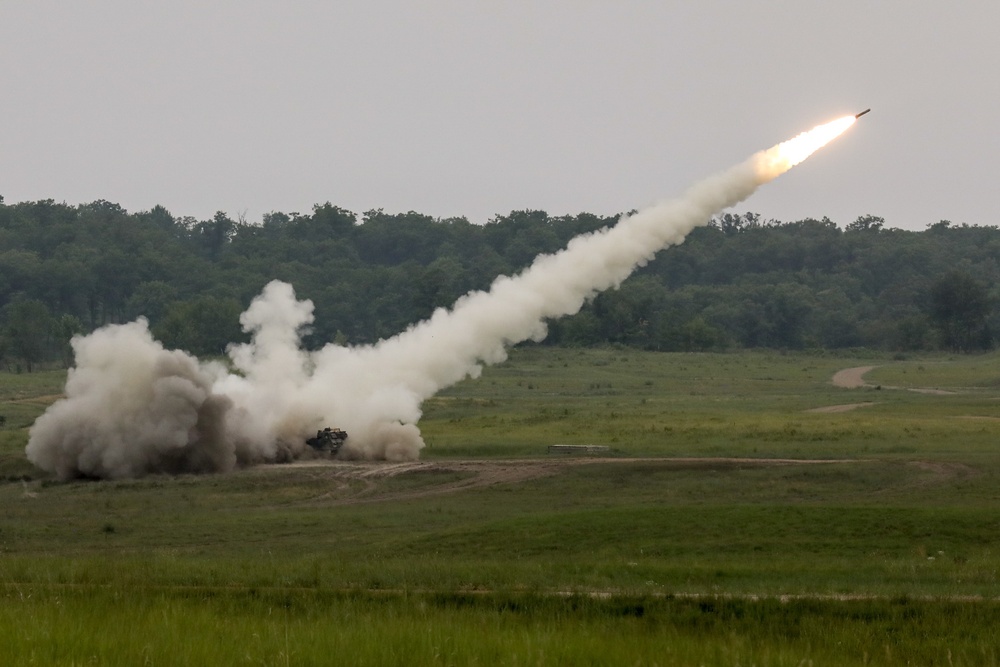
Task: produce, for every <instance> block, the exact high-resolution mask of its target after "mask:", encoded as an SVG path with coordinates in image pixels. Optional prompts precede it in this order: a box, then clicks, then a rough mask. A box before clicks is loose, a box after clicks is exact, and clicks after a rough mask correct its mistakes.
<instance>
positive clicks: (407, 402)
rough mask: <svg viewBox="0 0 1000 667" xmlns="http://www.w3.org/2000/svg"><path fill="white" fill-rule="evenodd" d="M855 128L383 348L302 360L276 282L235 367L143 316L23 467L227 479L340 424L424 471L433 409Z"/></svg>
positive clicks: (44, 423) (749, 167)
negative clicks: (447, 393) (426, 413)
mask: <svg viewBox="0 0 1000 667" xmlns="http://www.w3.org/2000/svg"><path fill="white" fill-rule="evenodd" d="M854 120H855V119H854V117H853V116H849V117H845V118H841V119H838V120H837V121H834V122H832V123H828V124H826V125H821V126H819V127H817V128H815V129H814V130H812V131H810V132H806V133H803V134H801V135H799V136H798V137H796V138H795V139H792V140H790V141H787V142H784V143H782V144H779V145H777V146H775V147H773V148H771V149H769V150H767V151H762V152H760V153H757V154H755V155H753V156H752V157H751V158H749V159H748V160H746V161H745V162H743V163H741V164H739V165H736V166H735V167H732V168H730V169H727V170H726V171H723V172H721V173H719V174H716V175H714V176H711V177H709V178H706V179H705V180H703V181H701V182H700V183H697V184H696V185H694V186H693V187H691V188H690V189H688V190H687V192H685V193H684V194H683V195H681V196H680V197H678V198H677V199H674V200H671V201H666V202H663V203H660V204H656V205H654V206H651V207H649V208H647V209H644V210H642V211H639V212H638V213H635V214H632V215H626V216H623V217H622V218H621V219H620V220H619V221H618V223H617V224H616V225H614V226H613V227H607V228H604V229H601V230H598V231H596V232H593V233H590V234H584V235H581V236H578V237H576V238H574V239H572V240H571V241H570V243H569V244H568V245H567V247H566V248H565V249H564V250H562V251H561V252H558V253H555V254H551V255H541V256H539V257H538V258H536V259H535V261H534V262H533V263H532V265H531V266H530V267H528V268H527V269H526V270H524V271H523V272H522V273H520V274H518V275H516V276H513V277H508V276H501V277H499V278H497V279H496V281H494V283H493V285H492V287H491V288H490V290H489V291H487V292H471V293H469V294H467V295H465V296H463V297H461V298H460V299H459V300H458V301H457V302H456V303H455V304H454V306H453V307H452V308H451V309H450V310H446V309H438V310H437V311H435V312H434V313H433V315H432V316H431V317H430V318H429V319H427V320H425V321H423V322H420V323H418V324H415V325H413V326H411V327H410V328H409V329H407V330H406V331H404V332H403V333H401V334H399V335H397V336H395V337H393V338H390V339H387V340H382V341H379V342H378V343H376V344H375V345H371V346H361V347H343V346H339V345H333V344H330V345H327V346H326V347H324V348H323V349H321V350H318V351H315V352H307V351H304V350H303V349H302V348H301V345H300V332H301V330H302V328H303V327H304V326H307V325H308V324H309V323H311V322H312V320H313V312H312V311H313V305H312V303H311V302H310V301H298V300H297V299H296V298H295V294H294V291H293V289H292V287H291V286H290V285H288V284H286V283H282V282H280V281H274V282H271V283H270V284H268V285H267V286H266V287H265V288H264V290H263V292H262V293H261V294H260V295H259V296H258V297H256V298H255V299H254V300H253V302H252V303H251V305H250V307H249V308H248V309H247V311H246V312H244V313H243V315H242V316H241V318H240V323H241V324H242V326H243V328H244V330H245V331H246V332H248V333H250V334H251V341H250V343H248V344H245V345H239V346H234V347H232V348H231V349H230V351H229V355H230V359H231V362H232V369H233V370H227V369H226V368H224V367H223V366H222V365H219V364H203V363H200V362H199V361H198V360H197V359H195V358H194V357H192V356H190V355H188V354H187V353H185V352H181V351H171V350H165V349H164V348H163V347H162V345H160V344H159V343H158V342H156V341H155V340H153V339H152V338H151V337H150V335H149V331H148V328H147V325H146V322H145V320H142V319H140V320H138V321H137V322H133V323H131V324H125V325H114V326H110V327H106V328H103V329H100V330H98V331H95V332H94V333H92V334H90V335H88V336H84V337H77V338H74V340H73V349H74V352H75V354H76V367H75V368H73V369H71V370H70V374H69V379H68V381H67V384H66V398H65V399H63V400H60V401H59V402H57V403H56V404H54V405H53V406H52V407H51V408H50V409H49V410H48V411H47V412H46V413H45V414H44V415H42V416H41V417H40V418H39V419H38V420H37V421H36V422H35V424H34V426H33V427H32V429H31V434H30V440H29V443H28V447H27V455H28V458H29V460H31V461H32V462H33V463H34V464H35V465H37V466H39V467H40V468H42V469H44V470H47V471H50V472H53V473H55V474H57V475H59V476H60V477H63V478H69V477H75V476H92V477H109V478H122V477H133V476H138V475H143V474H147V473H151V472H172V473H173V472H216V471H227V470H231V469H233V468H234V467H237V466H243V465H248V464H252V463H256V462H261V461H280V460H288V459H291V458H295V457H297V456H299V455H300V454H301V453H302V451H303V449H304V439H305V438H306V437H308V436H310V435H312V434H314V433H315V431H316V430H317V429H319V428H321V427H323V426H325V425H331V426H337V427H340V428H343V429H344V430H346V431H347V432H348V434H349V437H348V440H347V442H346V443H345V445H344V447H343V449H341V451H340V454H339V456H341V457H343V458H360V459H387V460H408V459H415V458H417V456H418V455H419V452H420V449H421V448H422V447H423V446H424V443H423V440H422V438H421V436H420V431H419V429H418V428H417V426H416V423H417V421H418V420H419V419H420V416H421V404H422V403H423V401H424V400H425V399H427V398H429V397H431V396H433V395H434V394H435V393H437V392H438V391H440V390H441V389H443V388H445V387H448V386H450V385H452V384H454V383H456V382H458V381H460V380H462V379H464V378H466V377H478V376H479V374H480V373H481V371H482V367H483V365H484V364H495V363H498V362H501V361H503V360H504V359H506V356H507V348H508V347H509V346H511V345H514V344H516V343H519V342H521V341H525V340H529V339H530V340H535V341H539V340H541V339H543V338H544V337H545V335H546V332H547V330H546V321H547V320H548V319H551V318H557V317H562V316H564V315H571V314H573V313H576V312H577V311H579V310H580V308H581V307H582V306H583V304H584V303H585V302H586V301H587V299H589V298H592V297H593V296H594V295H596V294H597V293H598V292H600V291H603V290H606V289H609V288H616V287H618V286H619V285H620V284H621V283H622V281H624V280H625V279H626V278H627V277H628V276H629V275H630V274H631V273H632V272H633V271H635V269H636V268H638V267H641V266H643V265H645V264H646V263H647V262H648V261H649V260H651V259H652V258H653V256H654V255H655V254H656V252H658V251H659V250H661V249H663V248H665V247H667V246H670V245H675V244H678V243H681V242H683V240H684V239H685V237H686V236H687V235H688V234H689V233H690V232H691V231H692V230H693V229H694V228H695V227H697V226H700V225H704V224H707V223H708V221H709V220H711V218H712V216H713V215H715V214H716V213H718V212H720V211H722V210H724V209H726V208H729V207H731V206H733V205H735V204H737V203H738V202H740V201H742V200H743V199H745V198H747V197H748V196H750V195H751V194H752V193H753V192H754V191H755V190H756V189H757V188H758V187H760V186H761V185H763V184H764V183H767V182H769V181H770V180H772V179H774V178H776V177H777V176H779V175H780V174H782V173H784V172H785V171H787V170H788V169H790V168H791V167H792V166H794V165H795V164H798V163H799V162H801V161H802V160H804V159H805V158H806V157H808V155H809V154H811V153H812V152H813V151H815V150H817V149H818V148H820V147H821V146H823V145H825V144H826V143H827V142H828V141H830V140H832V139H833V138H834V137H836V136H838V135H839V134H840V133H842V132H843V131H844V130H846V129H847V128H848V127H850V125H852V124H853V122H854Z"/></svg>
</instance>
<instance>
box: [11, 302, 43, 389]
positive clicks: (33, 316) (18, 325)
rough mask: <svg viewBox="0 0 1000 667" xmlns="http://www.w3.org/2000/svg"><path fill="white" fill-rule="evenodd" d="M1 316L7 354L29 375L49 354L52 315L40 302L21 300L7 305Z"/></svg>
mask: <svg viewBox="0 0 1000 667" xmlns="http://www.w3.org/2000/svg"><path fill="white" fill-rule="evenodd" d="M4 314H5V316H6V317H5V319H6V321H7V326H6V327H5V328H6V334H7V335H6V338H7V341H8V343H9V345H10V351H11V353H12V354H13V355H14V356H15V357H16V358H18V359H20V360H21V361H23V362H24V364H25V367H26V368H27V370H28V372H29V373H30V372H32V370H34V366H35V364H37V363H38V362H39V361H41V360H42V359H43V358H44V357H45V355H46V353H47V352H48V351H49V350H48V348H49V346H50V345H51V341H52V333H53V329H54V327H55V321H54V320H53V319H52V314H51V313H49V309H48V308H47V307H46V306H45V304H44V303H42V302H41V301H37V300H35V299H26V298H23V297H19V298H17V299H15V300H14V301H12V302H11V303H9V304H8V305H7V307H6V308H5V313H4Z"/></svg>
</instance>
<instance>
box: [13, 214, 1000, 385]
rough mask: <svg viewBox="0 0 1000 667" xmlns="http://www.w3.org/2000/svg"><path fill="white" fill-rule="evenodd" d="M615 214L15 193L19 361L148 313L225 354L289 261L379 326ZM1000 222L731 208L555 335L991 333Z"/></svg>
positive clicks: (826, 337) (326, 297) (327, 314)
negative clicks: (927, 222) (890, 220)
mask: <svg viewBox="0 0 1000 667" xmlns="http://www.w3.org/2000/svg"><path fill="white" fill-rule="evenodd" d="M615 222H616V218H615V217H608V218H604V217H599V216H594V215H589V214H580V215H575V216H559V217H551V216H549V215H547V214H546V213H545V212H543V211H514V212H511V213H510V214H509V215H505V216H497V217H495V218H494V219H492V220H491V221H490V222H489V223H487V224H485V225H474V224H471V223H470V222H468V221H467V220H465V219H464V218H450V219H436V218H432V217H429V216H426V215H421V214H419V213H413V212H411V213H405V214H387V213H384V212H383V211H381V210H376V211H368V212H366V213H364V214H363V215H361V216H358V215H356V214H354V213H352V212H350V211H346V210H344V209H341V208H338V207H336V206H333V205H331V204H323V205H318V206H315V207H314V208H313V210H312V211H311V212H310V213H307V214H302V213H289V214H285V213H271V214H268V215H265V216H264V219H263V221H262V222H261V223H259V224H250V223H248V222H246V221H245V220H233V219H232V218H230V217H229V216H228V215H226V214H225V213H222V212H220V213H217V214H216V215H215V216H214V217H213V218H212V219H211V220H195V219H193V218H185V217H175V216H173V215H171V214H170V213H169V212H168V211H167V210H166V209H164V208H162V207H159V206H158V207H155V208H153V209H152V210H150V211H142V212H138V213H129V212H127V211H125V210H124V209H123V208H121V207H120V206H118V205H117V204H113V203H110V202H107V201H95V202H93V203H90V204H82V205H78V206H71V205H68V204H64V203H63V204H60V203H55V202H54V201H52V200H45V201H36V202H22V203H17V204H9V205H8V204H5V203H4V202H3V199H2V197H0V364H2V365H4V366H6V367H7V368H11V369H19V370H20V369H23V370H31V369H32V368H34V367H35V366H37V365H38V364H40V363H46V364H54V363H62V364H69V363H70V362H71V361H72V359H71V350H70V348H69V345H68V341H69V340H70V338H71V337H72V336H73V335H74V334H77V333H86V332H88V331H91V330H93V329H95V328H97V327H100V326H103V325H106V324H110V323H119V322H125V321H129V320H132V319H134V318H136V317H139V316H143V317H146V318H147V319H148V320H149V323H150V326H151V328H152V330H153V332H154V334H155V335H156V336H157V337H158V338H159V339H160V340H161V341H163V343H164V344H165V345H167V346H169V347H178V348H183V349H186V350H189V351H191V352H194V353H196V354H199V355H218V354H222V353H223V352H224V350H225V348H226V346H227V344H228V343H230V342H233V341H239V340H242V339H243V334H242V332H241V330H240V326H239V314H240V312H241V311H242V310H243V309H244V308H245V307H246V306H247V305H248V304H249V302H250V300H251V299H252V298H253V297H254V296H255V295H256V294H257V293H258V292H259V291H260V290H261V288H262V287H263V286H264V285H265V284H266V283H267V282H269V281H270V280H272V279H274V278H280V279H282V280H284V281H287V282H289V283H291V284H292V285H294V287H295V289H296V292H297V294H298V296H299V298H307V299H311V300H312V301H313V303H314V304H315V306H316V322H315V325H314V326H313V327H312V329H311V331H310V333H309V334H308V336H307V337H306V343H307V345H309V346H311V347H318V346H321V345H323V344H325V343H327V342H329V341H337V342H340V343H344V344H362V343H371V342H374V341H376V340H378V339H380V338H384V337H387V336H390V335H392V334H394V333H397V332H399V331H401V330H403V329H405V328H406V326H407V325H409V324H411V323H413V322H415V321H417V320H420V319H423V318H425V317H427V316H428V315H430V314H431V312H432V311H433V310H434V309H435V308H437V307H440V306H449V305H450V304H452V303H453V302H454V300H455V299H456V298H457V297H459V296H460V295H462V294H464V293H466V292H468V291H469V290H473V289H485V288H488V287H489V285H490V284H491V283H492V281H493V280H494V279H495V278H496V277H497V276H498V275H501V274H510V273H516V272H517V271H519V270H521V269H523V268H524V267H526V266H527V265H528V264H529V263H530V262H531V261H532V259H533V258H534V257H535V256H536V255H538V254H539V253H551V252H555V251H557V250H559V249H560V248H562V247H563V246H565V244H566V243H567V241H568V240H569V239H570V238H572V237H573V236H576V235H577V234H581V233H584V232H589V231H593V230H596V229H599V228H601V227H604V226H608V225H614V224H615ZM998 278H1000V229H998V228H995V227H980V226H968V225H953V224H951V223H949V222H947V221H942V222H940V223H937V224H934V225H931V226H930V227H928V228H927V229H926V230H925V231H922V232H913V231H903V230H899V229H890V228H887V227H886V226H885V224H884V221H883V220H882V219H881V218H878V217H874V216H865V217H861V218H858V219H857V220H856V221H854V222H853V223H851V224H849V225H847V227H846V228H844V229H841V228H840V227H838V226H837V225H836V224H834V223H833V222H831V221H830V220H828V219H823V220H800V221H796V222H778V221H773V220H772V221H764V220H761V219H760V217H759V216H757V215H755V214H752V213H746V214H743V215H735V214H725V215H723V216H721V217H719V218H717V219H715V220H713V222H712V224H711V225H709V226H708V227H704V228H699V229H696V230H695V231H694V232H693V233H692V234H691V235H690V236H689V237H688V239H687V241H686V242H685V243H683V244H682V245H680V246H677V247H673V248H669V249H667V250H665V251H662V252H660V253H659V254H658V255H657V256H656V258H655V260H653V261H652V262H650V263H649V264H648V265H647V266H645V267H643V268H642V269H641V270H639V271H637V272H636V274H635V275H633V276H632V277H631V278H630V279H629V280H628V281H626V282H625V283H624V284H623V285H622V287H621V289H619V290H612V291H609V292H606V293H603V294H601V295H599V296H597V297H596V298H595V299H594V300H593V301H592V302H590V303H588V304H587V305H586V306H585V308H584V309H583V310H582V311H581V312H580V313H579V314H577V315H575V316H573V317H568V318H564V319H562V320H559V321H556V322H552V323H551V325H550V334H549V336H548V338H547V339H546V341H545V343H546V344H559V345H607V344H619V345H626V346H635V347H641V348H644V349H651V350H722V349H730V348H750V347H767V348H779V349H799V348H827V349H831V348H853V347H870V348H879V349H887V350H901V351H905V350H922V349H934V348H943V349H949V350H954V351H963V352H971V351H976V350H983V349H988V348H990V347H991V346H992V344H993V334H992V332H993V331H997V330H1000V329H998V324H1000V321H998V318H1000V312H998V311H997V308H996V306H997V304H998V300H997V298H996V297H997V296H998V294H997V293H996V290H995V287H994V286H995V285H996V284H997V282H998Z"/></svg>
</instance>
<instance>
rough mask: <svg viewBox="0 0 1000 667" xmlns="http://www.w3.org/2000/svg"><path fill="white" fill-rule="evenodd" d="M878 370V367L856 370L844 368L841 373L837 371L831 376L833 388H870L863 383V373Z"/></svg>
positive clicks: (864, 367)
mask: <svg viewBox="0 0 1000 667" xmlns="http://www.w3.org/2000/svg"><path fill="white" fill-rule="evenodd" d="M875 368H878V366H858V367H856V368H845V369H844V370H842V371H837V372H836V373H834V374H833V379H832V380H831V382H833V386H834V387H841V388H842V389H859V388H861V387H871V386H873V385H870V384H868V383H866V382H865V373H867V372H868V371H870V370H873V369H875Z"/></svg>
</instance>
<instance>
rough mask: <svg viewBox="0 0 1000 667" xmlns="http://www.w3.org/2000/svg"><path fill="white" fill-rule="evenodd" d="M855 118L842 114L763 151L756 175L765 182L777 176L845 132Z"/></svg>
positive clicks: (854, 121)
mask: <svg viewBox="0 0 1000 667" xmlns="http://www.w3.org/2000/svg"><path fill="white" fill-rule="evenodd" d="M857 120H858V119H857V117H856V116H844V117H843V118H838V119H837V120H834V121H830V122H829V123H824V124H823V125H817V126H816V127H814V128H813V129H811V130H809V131H808V132H803V133H802V134H800V135H798V136H797V137H795V138H794V139H789V140H788V141H783V142H781V143H780V144H778V145H777V146H774V147H773V148H770V149H768V150H766V151H764V152H763V153H761V154H760V158H759V161H758V166H757V168H758V175H759V176H760V177H761V179H762V181H763V182H765V183H766V182H768V181H770V180H772V179H774V178H777V177H778V176H780V175H781V174H783V173H785V172H786V171H788V170H789V169H791V168H792V167H794V166H795V165H797V164H799V163H800V162H802V161H804V160H805V159H806V158H807V157H809V156H810V155H812V154H813V153H815V152H816V151H818V150H819V149H821V148H823V146H826V145H827V144H828V143H830V142H831V141H833V140H834V139H836V138H837V137H839V136H840V135H841V134H843V133H844V132H846V131H847V129H848V128H849V127H851V126H852V125H854V123H856V122H857Z"/></svg>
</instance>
